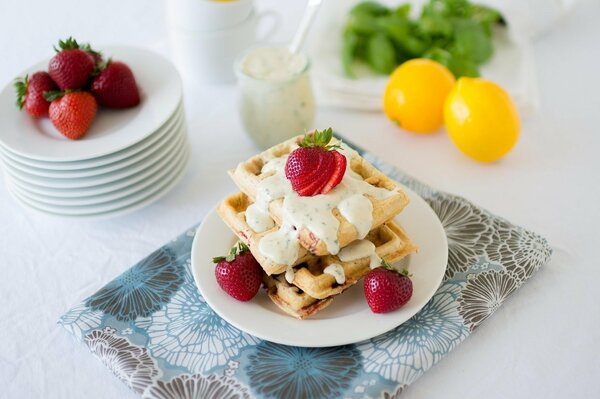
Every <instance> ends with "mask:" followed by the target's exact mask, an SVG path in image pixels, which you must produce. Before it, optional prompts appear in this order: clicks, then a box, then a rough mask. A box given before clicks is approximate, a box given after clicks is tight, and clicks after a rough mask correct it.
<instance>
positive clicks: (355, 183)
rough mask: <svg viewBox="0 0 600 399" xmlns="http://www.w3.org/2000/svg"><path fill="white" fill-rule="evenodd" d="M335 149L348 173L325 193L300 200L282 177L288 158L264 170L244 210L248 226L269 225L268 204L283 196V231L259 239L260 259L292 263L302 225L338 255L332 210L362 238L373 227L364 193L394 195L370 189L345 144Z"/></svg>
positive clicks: (380, 196)
mask: <svg viewBox="0 0 600 399" xmlns="http://www.w3.org/2000/svg"><path fill="white" fill-rule="evenodd" d="M338 151H340V152H341V153H342V154H343V155H344V156H346V159H347V163H346V172H345V174H344V177H343V179H342V181H341V182H340V184H338V185H337V186H336V187H335V188H334V189H333V190H331V191H330V192H328V193H327V194H319V195H315V196H312V197H301V196H299V195H298V194H297V193H296V192H295V191H294V190H293V189H292V185H291V183H290V182H289V180H288V179H287V178H286V177H285V164H286V162H287V158H288V155H285V156H282V157H279V158H274V159H272V160H270V161H269V162H267V163H266V164H265V165H264V166H263V168H262V171H261V172H262V173H270V175H269V176H267V177H266V178H264V179H263V180H262V181H261V182H260V183H259V185H258V188H257V195H256V201H255V203H254V204H253V205H251V206H249V207H248V210H247V211H246V220H247V222H248V224H249V225H250V227H251V228H252V229H253V230H255V231H257V232H263V231H266V230H268V229H269V228H270V227H269V226H271V227H272V225H271V222H269V220H268V219H271V218H270V216H269V203H270V202H271V201H274V200H277V199H280V198H283V213H282V218H283V227H282V228H280V229H279V230H277V231H274V232H271V233H269V234H267V235H265V236H264V237H263V239H262V240H261V242H260V245H259V250H260V252H261V253H262V254H263V255H264V256H267V257H268V258H270V259H271V260H273V261H275V262H277V263H282V264H286V265H288V266H291V265H293V263H294V261H295V260H296V258H297V256H298V248H299V247H298V245H299V244H298V241H297V231H298V230H299V229H301V228H302V227H305V228H307V229H308V230H309V231H311V232H312V233H313V234H314V235H315V236H316V237H318V238H319V239H320V240H322V241H323V242H324V243H325V245H326V247H327V251H328V252H329V253H330V254H332V255H335V254H337V253H338V252H340V244H339V241H338V230H339V226H340V223H339V221H338V219H337V218H336V217H335V216H334V214H333V212H332V211H333V209H335V208H337V209H338V211H339V212H340V214H341V215H342V216H343V217H344V218H345V219H346V220H348V222H349V223H351V224H352V225H353V226H354V227H355V228H356V230H357V232H358V236H359V238H360V239H363V238H364V237H365V236H366V235H367V233H368V232H369V230H370V228H371V225H372V224H373V204H372V203H371V201H370V200H369V199H368V198H367V197H366V196H365V195H369V196H371V197H373V198H376V199H380V200H383V199H385V198H389V197H391V196H393V195H394V194H395V193H396V192H395V191H390V190H387V189H384V188H379V187H374V186H372V185H370V184H369V183H367V182H365V181H364V180H363V179H362V177H361V176H359V175H358V174H357V173H356V172H354V171H353V170H352V169H351V167H350V165H351V160H352V159H353V158H354V157H356V156H357V153H356V151H354V150H352V149H350V148H348V146H343V148H342V149H340V150H338ZM267 218H268V219H267ZM271 221H272V220H271Z"/></svg>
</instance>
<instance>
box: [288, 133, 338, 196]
mask: <svg viewBox="0 0 600 399" xmlns="http://www.w3.org/2000/svg"><path fill="white" fill-rule="evenodd" d="M332 137H333V131H332V129H331V128H329V129H325V130H323V131H322V132H320V131H318V130H315V131H314V132H313V133H310V134H307V135H306V136H305V137H304V140H302V142H300V144H299V146H300V148H296V149H295V150H294V151H292V153H291V154H290V155H289V157H288V159H287V162H286V164H285V176H286V177H287V178H288V180H289V181H290V183H291V184H292V188H293V189H294V191H296V192H297V193H298V194H299V195H300V196H303V197H307V196H313V195H317V194H326V193H328V192H329V191H331V190H332V189H333V188H334V187H335V186H337V185H338V184H339V183H340V182H341V181H342V178H343V177H344V173H345V172H346V157H345V156H344V155H343V154H341V153H339V152H338V151H337V150H336V149H338V148H340V145H339V144H333V145H330V144H329V142H330V141H331V138H332Z"/></svg>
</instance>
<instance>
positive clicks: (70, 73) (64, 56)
mask: <svg viewBox="0 0 600 399" xmlns="http://www.w3.org/2000/svg"><path fill="white" fill-rule="evenodd" d="M58 46H59V48H60V50H58V49H56V48H55V50H56V51H57V54H56V55H55V56H54V57H52V59H51V60H50V63H49V64H48V73H49V74H50V76H51V77H52V79H53V80H54V81H55V82H56V84H57V85H58V87H59V88H60V89H61V90H75V89H80V88H82V87H83V86H84V85H85V84H86V83H87V82H88V80H90V77H91V76H92V73H93V72H94V67H95V66H96V61H95V56H94V55H93V54H90V53H89V52H87V51H86V50H90V51H91V49H89V45H86V46H79V44H78V43H77V41H76V40H75V39H73V38H71V37H70V38H68V39H67V40H65V41H62V40H61V41H60V42H59V43H58Z"/></svg>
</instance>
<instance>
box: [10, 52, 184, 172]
mask: <svg viewBox="0 0 600 399" xmlns="http://www.w3.org/2000/svg"><path fill="white" fill-rule="evenodd" d="M103 53H104V56H105V57H112V58H113V59H115V60H120V61H124V62H126V63H127V64H128V65H129V66H130V68H131V70H132V71H133V74H134V75H135V79H136V82H137V85H138V87H139V90H140V95H141V102H140V104H139V105H138V106H137V107H134V108H130V109H122V110H109V109H104V108H101V109H99V110H98V114H97V115H96V119H95V120H94V123H93V124H92V127H91V128H90V130H89V131H88V132H87V133H86V135H85V136H84V137H83V138H81V139H79V140H69V139H67V138H65V137H64V136H62V135H61V134H60V133H59V132H58V131H57V130H56V129H55V128H54V126H53V125H52V123H51V122H50V120H49V119H47V118H43V119H34V118H31V117H30V116H29V115H27V114H26V113H25V112H20V111H19V110H18V109H17V107H15V104H14V102H15V93H14V88H13V85H12V83H10V84H8V85H7V86H6V87H5V88H4V90H2V92H1V93H0V143H1V144H2V146H4V147H5V148H6V149H8V150H9V151H11V152H13V153H16V154H19V155H21V156H23V157H26V158H30V159H35V160H40V161H51V162H69V161H79V160H85V159H90V158H95V157H101V156H103V155H107V154H110V153H113V152H116V151H119V150H122V149H124V148H127V147H129V146H131V145H133V144H135V143H138V142H140V141H141V140H143V139H144V138H146V137H148V136H149V135H151V134H152V133H154V132H155V131H156V130H157V129H159V128H160V127H161V126H162V125H163V124H164V123H165V122H166V121H167V120H168V119H169V118H170V117H171V116H172V115H173V113H174V112H175V110H176V108H177V107H178V105H179V103H180V102H181V98H182V86H181V80H180V78H179V74H178V73H177V70H176V69H175V67H174V66H173V65H172V64H171V63H170V62H169V61H167V60H166V59H165V58H164V57H162V56H161V55H159V54H157V53H155V52H153V51H150V50H145V49H141V48H137V47H126V46H107V47H106V48H104V49H103ZM47 65H48V61H47V60H46V61H43V62H40V63H38V64H37V65H34V66H33V67H31V68H29V69H27V70H26V71H23V72H22V73H21V74H20V76H24V75H25V74H27V73H33V72H35V71H37V70H42V69H44V70H45V69H46V68H47Z"/></svg>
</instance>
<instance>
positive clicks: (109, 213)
mask: <svg viewBox="0 0 600 399" xmlns="http://www.w3.org/2000/svg"><path fill="white" fill-rule="evenodd" d="M189 155H190V151H189V150H188V149H187V148H186V149H185V151H184V154H183V156H182V160H181V167H180V168H179V169H178V170H177V171H175V173H174V174H173V176H171V177H170V178H166V179H165V180H164V184H161V185H158V186H156V189H154V190H150V191H149V192H148V193H147V195H146V196H143V197H140V198H136V200H135V201H134V200H133V199H132V200H129V201H127V202H126V203H125V204H121V203H118V204H115V206H114V207H107V209H104V210H101V211H90V212H85V213H69V212H67V213H64V212H61V211H56V210H50V209H44V208H45V207H44V208H43V207H39V206H37V205H35V204H32V203H31V202H30V201H29V200H26V199H24V198H22V197H21V196H20V195H19V194H18V193H16V192H14V191H13V189H12V188H13V187H12V184H11V183H9V182H7V184H6V187H7V188H8V192H9V193H10V194H11V196H12V197H13V199H15V201H16V202H17V203H19V204H21V205H22V206H24V207H26V208H28V209H32V210H33V211H36V212H38V213H42V214H45V215H49V216H55V217H61V218H71V219H79V220H103V219H109V218H114V217H117V216H123V215H126V214H129V213H132V212H134V211H136V210H138V209H140V208H143V207H145V206H147V205H149V204H151V203H153V202H155V201H157V200H158V199H160V198H161V197H163V196H164V195H165V194H167V193H168V192H169V191H171V189H172V188H173V187H175V185H176V184H177V183H179V181H180V180H181V178H182V177H183V175H184V172H185V170H186V166H187V164H188V161H189Z"/></svg>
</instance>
